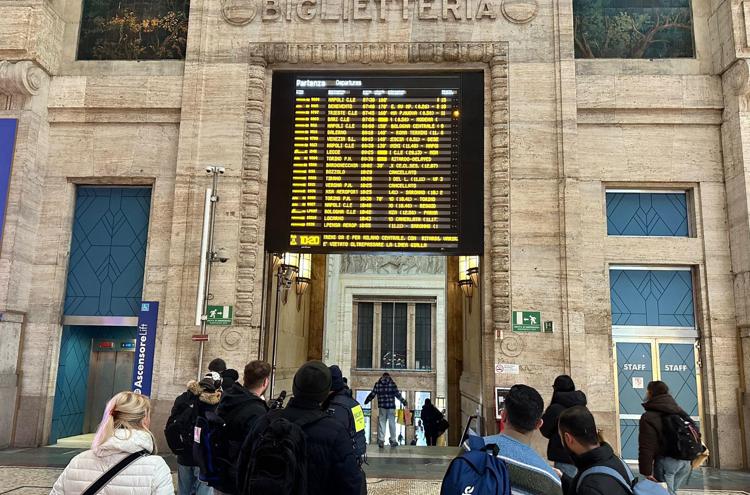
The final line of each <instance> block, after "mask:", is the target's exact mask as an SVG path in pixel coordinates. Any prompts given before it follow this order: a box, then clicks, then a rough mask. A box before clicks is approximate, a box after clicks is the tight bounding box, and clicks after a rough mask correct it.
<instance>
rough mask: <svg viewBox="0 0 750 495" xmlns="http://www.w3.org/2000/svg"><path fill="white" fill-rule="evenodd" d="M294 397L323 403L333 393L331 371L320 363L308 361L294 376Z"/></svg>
mask: <svg viewBox="0 0 750 495" xmlns="http://www.w3.org/2000/svg"><path fill="white" fill-rule="evenodd" d="M292 390H293V391H294V396H295V397H297V398H299V399H308V400H313V401H315V402H318V403H322V402H323V401H325V400H326V397H328V394H329V393H330V391H331V371H330V370H329V369H328V367H327V366H326V365H325V364H323V363H322V362H320V361H308V362H307V363H305V364H303V365H302V366H300V369H298V370H297V373H295V374H294V384H293V385H292Z"/></svg>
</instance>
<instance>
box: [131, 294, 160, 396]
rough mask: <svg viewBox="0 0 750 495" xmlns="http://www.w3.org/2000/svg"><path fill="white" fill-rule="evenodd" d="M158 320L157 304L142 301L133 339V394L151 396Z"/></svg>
mask: <svg viewBox="0 0 750 495" xmlns="http://www.w3.org/2000/svg"><path fill="white" fill-rule="evenodd" d="M158 319H159V303H158V302H155V301H144V302H142V303H141V311H140V313H139V314H138V333H137V334H136V338H135V360H134V361H133V387H132V388H133V392H135V393H136V394H142V395H151V379H152V376H153V372H154V350H155V348H156V322H157V320H158Z"/></svg>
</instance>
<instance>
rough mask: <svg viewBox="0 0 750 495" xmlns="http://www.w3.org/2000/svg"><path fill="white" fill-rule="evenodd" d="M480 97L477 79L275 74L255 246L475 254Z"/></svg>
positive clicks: (464, 75) (458, 75)
mask: <svg viewBox="0 0 750 495" xmlns="http://www.w3.org/2000/svg"><path fill="white" fill-rule="evenodd" d="M482 93H483V89H482V75H481V73H455V74H446V75H418V74H398V75H397V74H394V75H387V76H383V75H363V74H350V73H345V74H330V73H317V74H316V73H313V74H293V73H281V74H277V75H276V76H275V77H274V82H273V104H272V110H271V112H272V123H271V156H270V160H269V169H270V170H269V205H268V216H267V224H266V236H267V241H266V249H267V250H268V251H274V252H275V251H289V250H291V251H295V250H298V251H303V250H309V251H313V252H346V251H400V252H403V251H423V252H438V253H459V252H460V253H469V252H471V253H475V254H479V253H480V252H481V246H482V217H483V215H482V196H483V195H482V191H483V187H482V155H483V152H482V143H483V135H484V132H483V126H482ZM467 95H472V97H471V98H467Z"/></svg>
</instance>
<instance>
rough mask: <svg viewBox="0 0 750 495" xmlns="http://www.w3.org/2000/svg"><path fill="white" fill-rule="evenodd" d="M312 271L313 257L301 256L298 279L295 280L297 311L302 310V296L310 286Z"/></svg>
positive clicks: (309, 255) (308, 255)
mask: <svg viewBox="0 0 750 495" xmlns="http://www.w3.org/2000/svg"><path fill="white" fill-rule="evenodd" d="M311 271H312V255H311V254H309V253H307V254H301V255H300V256H299V271H298V273H297V278H296V280H295V285H296V287H295V289H296V292H297V311H299V310H300V306H301V305H302V295H303V294H304V293H305V291H306V290H307V288H308V287H309V286H310V280H311V276H310V274H311Z"/></svg>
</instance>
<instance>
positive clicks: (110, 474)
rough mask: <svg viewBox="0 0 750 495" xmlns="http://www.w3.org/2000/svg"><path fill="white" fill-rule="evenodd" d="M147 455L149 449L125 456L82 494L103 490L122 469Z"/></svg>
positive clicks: (89, 494)
mask: <svg viewBox="0 0 750 495" xmlns="http://www.w3.org/2000/svg"><path fill="white" fill-rule="evenodd" d="M147 455H150V454H149V453H148V452H147V451H145V450H141V451H140V452H133V453H132V454H130V455H129V456H127V457H125V458H124V459H123V460H121V461H120V462H118V463H117V464H115V465H114V466H112V467H111V468H109V471H107V472H106V473H104V474H103V475H101V476H100V477H99V479H98V480H96V481H94V483H93V484H92V485H91V486H89V487H88V488H86V490H85V491H84V492H83V493H82V494H81V495H96V494H97V493H99V491H101V489H102V488H104V487H105V486H107V483H109V482H110V481H112V478H114V477H115V476H117V475H118V474H120V471H122V470H123V469H125V468H126V467H128V466H130V465H131V464H132V463H133V462H135V461H136V460H137V459H140V458H141V457H146V456H147Z"/></svg>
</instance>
